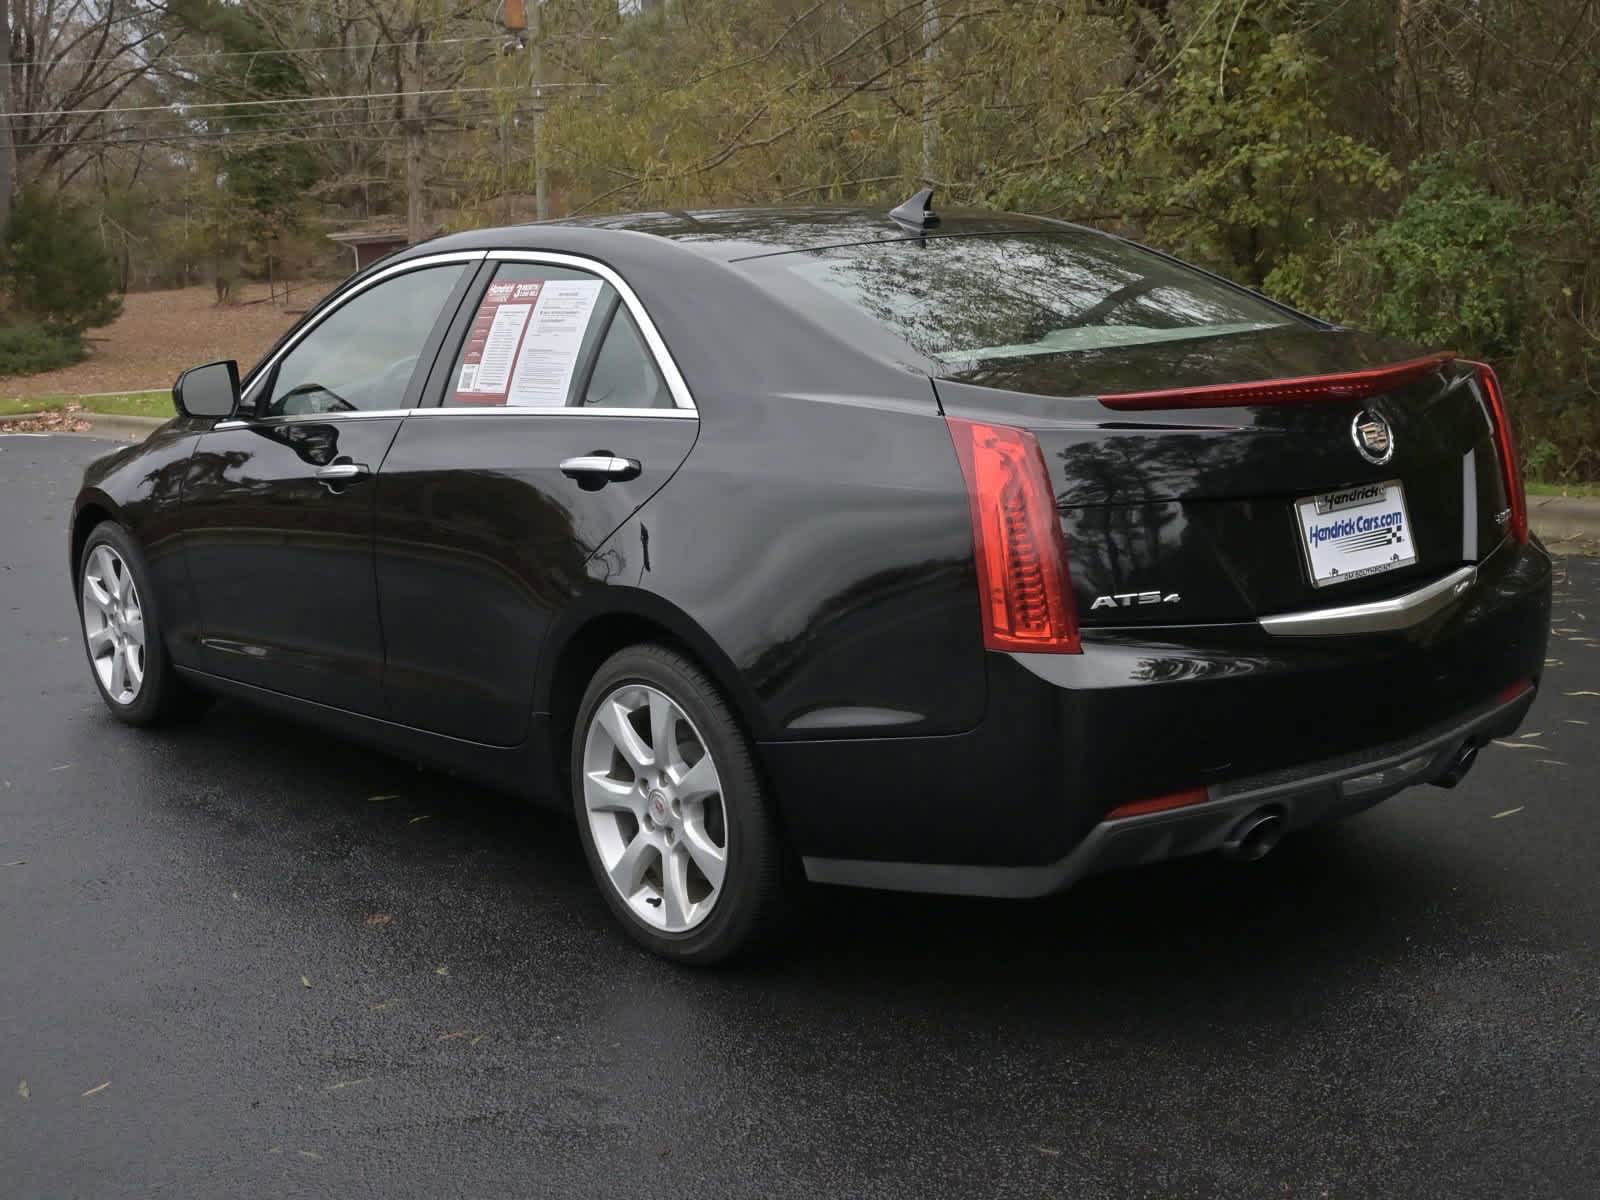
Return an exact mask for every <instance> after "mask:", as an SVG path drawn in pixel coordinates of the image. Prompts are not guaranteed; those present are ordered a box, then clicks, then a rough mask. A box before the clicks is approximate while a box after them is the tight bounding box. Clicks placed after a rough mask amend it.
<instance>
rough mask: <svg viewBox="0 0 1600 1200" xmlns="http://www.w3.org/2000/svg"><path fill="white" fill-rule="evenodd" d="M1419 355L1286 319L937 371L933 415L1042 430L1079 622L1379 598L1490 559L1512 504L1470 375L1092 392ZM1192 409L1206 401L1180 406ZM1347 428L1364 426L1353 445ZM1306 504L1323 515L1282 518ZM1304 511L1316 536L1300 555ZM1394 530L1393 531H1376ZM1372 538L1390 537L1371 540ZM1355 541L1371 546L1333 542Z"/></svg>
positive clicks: (1210, 615)
mask: <svg viewBox="0 0 1600 1200" xmlns="http://www.w3.org/2000/svg"><path fill="white" fill-rule="evenodd" d="M1417 359H1418V354H1417V351H1416V350H1415V348H1413V347H1410V346H1407V345H1404V344H1402V343H1397V342H1394V341H1391V340H1389V339H1385V338H1379V337H1374V336H1372V335H1366V334H1358V333H1351V332H1347V331H1342V330H1325V329H1314V328H1305V327H1289V328H1283V329H1276V330H1271V331H1263V332H1260V333H1251V334H1235V335H1230V336H1225V337H1217V338H1209V339H1196V340H1192V341H1186V342H1168V343H1160V344H1155V345H1145V346H1136V347H1118V348H1112V349H1104V350H1095V351H1080V352H1076V353H1072V354H1058V355H1049V356H1037V357H1032V358H1027V359H1012V360H1009V361H1005V362H1001V363H997V364H990V365H986V366H983V367H980V368H978V369H974V370H969V371H965V372H962V373H960V374H958V375H952V376H948V377H945V378H940V379H938V380H936V382H935V389H936V391H937V393H938V396H939V399H940V402H941V404H942V406H943V408H944V411H945V413H946V414H947V415H950V416H958V417H966V418H969V419H974V420H993V421H996V422H1002V423H1006V424H1010V425H1016V426H1020V427H1022V428H1025V429H1028V430H1029V431H1030V432H1032V433H1033V435H1034V436H1035V437H1036V438H1037V439H1038V441H1039V445H1040V449H1041V450H1042V451H1043V453H1044V458H1045V462H1046V464H1047V466H1048V468H1049V470H1050V473H1051V477H1052V478H1051V482H1052V484H1053V486H1054V488H1055V492H1056V500H1057V507H1058V509H1059V511H1060V513H1061V520H1062V523H1063V528H1064V530H1065V533H1066V537H1067V546H1068V553H1069V557H1070V563H1071V572H1072V581H1073V587H1074V591H1075V593H1076V599H1077V604H1078V614H1079V620H1080V622H1081V623H1082V624H1083V625H1084V626H1085V627H1093V626H1097V625H1129V624H1162V625H1167V624H1195V623H1207V622H1226V621H1241V620H1250V619H1253V618H1255V617H1258V616H1264V615H1269V614H1273V613H1282V612H1288V611H1294V610H1296V609H1304V608H1315V607H1324V606H1328V605H1338V604H1346V603H1351V602H1356V601H1360V600H1365V599H1371V598H1373V597H1376V596H1386V595H1394V594H1396V593H1399V592H1404V591H1408V590H1410V589H1412V588H1415V587H1419V586H1421V585H1422V584H1423V583H1426V582H1429V581H1431V580H1433V579H1436V578H1439V577H1440V576H1442V575H1444V574H1446V573H1447V572H1449V571H1450V570H1452V569H1454V568H1456V567H1459V566H1461V565H1462V564H1464V563H1469V562H1476V561H1478V560H1479V559H1481V558H1482V557H1483V556H1484V555H1485V554H1487V553H1488V552H1489V551H1490V550H1492V549H1493V548H1494V547H1495V546H1496V545H1497V544H1498V543H1499V541H1500V539H1501V536H1502V533H1503V529H1502V526H1501V525H1500V524H1499V523H1497V520H1496V518H1497V516H1499V515H1500V514H1502V513H1503V512H1504V510H1505V509H1506V508H1507V499H1506V491H1505V486H1504V481H1503V480H1502V478H1501V474H1500V467H1499V463H1498V461H1497V458H1496V453H1495V447H1494V442H1493V437H1492V433H1491V424H1490V420H1489V417H1488V414H1487V410H1486V409H1485V407H1484V402H1483V399H1482V397H1481V396H1480V394H1479V389H1478V384H1477V381H1476V377H1475V374H1474V372H1473V370H1472V369H1471V368H1470V367H1469V366H1466V365H1464V364H1461V363H1458V362H1454V361H1450V360H1445V361H1442V362H1423V363H1417V365H1415V366H1413V367H1412V368H1411V369H1410V370H1408V371H1403V372H1396V373H1393V374H1386V375H1378V376H1376V377H1373V376H1368V377H1366V378H1365V380H1364V382H1363V384H1361V385H1358V386H1350V387H1347V388H1343V389H1342V394H1335V395H1315V396H1311V397H1307V396H1303V395H1299V394H1295V395H1293V396H1292V397H1290V398H1288V399H1287V400H1280V399H1278V398H1276V397H1267V398H1263V397H1262V396H1261V395H1260V394H1259V393H1254V394H1252V393H1245V394H1243V395H1242V396H1241V397H1239V398H1238V399H1237V400H1236V399H1235V395H1234V394H1233V393H1227V394H1222V395H1212V396H1205V397H1198V398H1197V397H1194V396H1192V395H1191V396H1189V397H1179V398H1173V399H1172V400H1170V401H1163V400H1159V399H1158V400H1156V401H1153V402H1151V403H1154V404H1156V405H1159V407H1132V408H1115V407H1110V406H1108V404H1107V403H1104V402H1102V400H1101V397H1103V396H1116V395H1120V394H1125V393H1130V392H1145V391H1149V390H1152V389H1164V388H1172V389H1178V388H1185V389H1187V388H1197V387H1215V386H1220V385H1232V384H1240V383H1246V382H1252V381H1261V380H1277V379H1297V380H1298V379H1303V378H1305V377H1314V376H1327V375H1334V374H1338V375H1345V374H1348V373H1352V372H1363V371H1371V370H1372V369H1373V368H1383V367H1388V366H1391V365H1393V364H1396V363H1407V362H1411V363H1416V360H1417ZM1311 390H1313V391H1321V390H1326V389H1325V388H1322V387H1320V386H1316V385H1314V386H1313V387H1312V389H1311ZM1196 399H1199V400H1200V402H1201V404H1202V405H1203V406H1200V407H1193V406H1184V405H1186V404H1190V405H1192V404H1193V403H1194V401H1195V400H1196ZM1169 402H1170V403H1171V404H1172V405H1173V406H1172V407H1166V406H1165V405H1166V404H1167V403H1169ZM1136 403H1143V402H1136ZM1374 418H1376V419H1377V420H1376V422H1375V421H1374ZM1357 425H1364V426H1367V427H1368V431H1367V435H1366V440H1367V442H1368V451H1369V453H1368V454H1363V452H1362V450H1361V448H1360V447H1359V446H1358V444H1357V443H1358V441H1361V440H1362V434H1361V433H1360V432H1359V431H1358V430H1357V428H1356V427H1357ZM1374 426H1376V428H1375V427H1374ZM1383 426H1386V432H1387V440H1388V446H1387V449H1388V451H1389V457H1388V459H1387V461H1384V462H1373V461H1370V457H1379V458H1381V457H1382V454H1381V453H1373V451H1374V448H1376V450H1377V451H1382V450H1383V449H1385V447H1384V446H1383V445H1382V443H1383V442H1384V440H1385V439H1384V438H1383V436H1382V433H1383V430H1382V428H1381V427H1383ZM1369 455H1370V457H1369ZM1391 483H1392V484H1398V485H1399V488H1400V489H1401V493H1402V494H1403V500H1404V514H1403V516H1402V517H1401V518H1398V519H1395V518H1389V517H1384V516H1382V515H1381V514H1383V513H1386V512H1389V511H1392V510H1393V508H1394V500H1395V493H1394V492H1393V491H1388V492H1382V491H1381V490H1379V491H1377V492H1375V491H1374V490H1373V488H1374V485H1382V484H1391ZM1330 493H1343V494H1341V495H1337V496H1332V497H1329V494H1330ZM1374 495H1381V496H1382V497H1383V498H1382V499H1378V500H1374V499H1372V497H1373V496H1374ZM1314 497H1324V498H1325V502H1324V505H1323V506H1322V508H1323V509H1325V510H1326V511H1321V512H1319V511H1318V508H1317V507H1315V506H1308V507H1306V508H1305V509H1304V510H1302V509H1300V508H1297V504H1298V503H1299V502H1302V501H1307V500H1309V499H1311V498H1314ZM1345 518H1349V520H1345ZM1307 520H1309V521H1310V522H1311V523H1312V524H1314V525H1316V526H1318V527H1319V528H1320V529H1321V530H1322V535H1320V536H1319V541H1318V549H1317V551H1315V552H1313V551H1312V550H1310V549H1308V546H1307V537H1306V535H1305V534H1304V532H1303V528H1302V527H1303V525H1304V524H1305V523H1306V522H1307ZM1358 520H1360V521H1361V522H1362V523H1361V524H1359V525H1358V524H1357V521H1358ZM1396 520H1397V521H1398V524H1397V526H1396V530H1395V532H1394V533H1392V534H1383V533H1382V532H1381V530H1382V529H1384V528H1387V527H1388V526H1387V525H1384V524H1381V523H1380V524H1377V525H1374V522H1389V521H1396ZM1369 526H1372V527H1373V528H1374V530H1376V531H1374V532H1370V533H1369V532H1367V528H1368V527H1369ZM1340 535H1345V536H1346V537H1347V539H1348V540H1346V541H1345V542H1344V543H1342V544H1341V545H1340V547H1339V550H1340V554H1338V555H1333V556H1332V557H1330V555H1331V554H1332V551H1331V550H1330V549H1329V546H1330V545H1331V543H1330V542H1329V541H1328V538H1329V537H1330V536H1331V537H1333V538H1335V539H1337V538H1338V537H1339V536H1340ZM1384 537H1391V538H1393V537H1398V538H1399V540H1398V541H1397V542H1395V543H1394V544H1393V545H1392V546H1391V545H1389V544H1388V543H1384V544H1383V545H1382V546H1377V545H1376V543H1378V542H1382V541H1383V538H1384ZM1357 544H1365V546H1366V549H1365V550H1362V551H1361V552H1359V553H1357V552H1353V551H1352V552H1346V551H1345V549H1344V548H1345V547H1346V546H1355V545H1357ZM1391 555H1393V557H1392V558H1391V557H1390V556H1391ZM1411 555H1414V556H1415V561H1414V562H1410V563H1405V562H1404V559H1405V558H1406V557H1409V556H1411ZM1375 556H1378V557H1377V558H1376V559H1375ZM1313 560H1315V561H1316V562H1317V569H1318V571H1319V572H1320V573H1321V576H1322V584H1321V586H1318V585H1317V584H1316V583H1314V582H1313V580H1312V571H1311V566H1312V561H1313ZM1374 561H1378V562H1379V563H1380V566H1381V567H1382V569H1380V570H1378V571H1377V572H1375V573H1372V574H1366V575H1360V574H1357V575H1355V576H1354V577H1352V575H1351V573H1350V572H1348V571H1346V572H1344V573H1341V574H1340V575H1338V576H1335V577H1331V578H1330V577H1328V576H1327V574H1326V572H1328V571H1329V570H1338V569H1339V566H1338V564H1340V563H1353V564H1368V563H1373V562H1374ZM1395 563H1398V564H1400V565H1393V564H1395ZM1354 569H1355V570H1357V571H1359V570H1363V569H1366V567H1365V566H1357V567H1356V568H1354Z"/></svg>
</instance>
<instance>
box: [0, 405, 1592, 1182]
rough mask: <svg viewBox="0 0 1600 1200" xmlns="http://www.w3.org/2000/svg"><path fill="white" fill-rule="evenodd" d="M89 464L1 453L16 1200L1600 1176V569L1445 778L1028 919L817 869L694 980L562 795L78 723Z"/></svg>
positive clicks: (1040, 907)
mask: <svg viewBox="0 0 1600 1200" xmlns="http://www.w3.org/2000/svg"><path fill="white" fill-rule="evenodd" d="M106 448H107V444H106V443H103V442H95V441H92V440H90V439H86V438H76V437H49V438H29V439H24V438H14V437H0V621H3V624H0V680H3V681H4V686H3V687H0V1180H3V1182H0V1193H3V1194H4V1195H6V1196H8V1197H18V1198H19V1200H20V1198H25V1197H27V1198H31V1197H65V1196H86V1197H88V1196H92V1197H110V1196H183V1197H187V1196H223V1195H227V1196H269V1195H270V1196H286V1195H287V1196H294V1195H307V1196H358V1195H375V1196H391V1197H393V1196H413V1195H416V1196H421V1195H427V1196H457V1195H459V1196H561V1197H567V1196H596V1197H599V1196H604V1197H634V1196H637V1197H668V1196H681V1197H688V1196H696V1197H721V1196H728V1197H744V1196H756V1195H762V1196H804V1197H822V1196H894V1197H898V1196H916V1197H933V1196H961V1197H975V1196H991V1195H994V1196H1067V1195H1070V1196H1074V1197H1088V1196H1230V1197H1232V1196H1274V1197H1277V1196H1295V1197H1299V1196H1308V1197H1322V1196H1334V1197H1341V1196H1357V1197H1368V1196H1378V1195H1392V1196H1401V1195H1404V1196H1452V1197H1459V1196H1486V1197H1488V1196H1493V1197H1506V1196H1519V1197H1521V1196H1551V1197H1585V1196H1593V1195H1595V1194H1596V1192H1597V1188H1600V1184H1597V1182H1596V1181H1597V1180H1600V869H1597V868H1600V796H1597V788H1596V777H1597V769H1600V740H1597V734H1600V559H1594V558H1576V557H1574V558H1566V559H1561V560H1558V567H1559V573H1558V583H1557V596H1556V604H1555V617H1556V619H1555V622H1554V625H1555V628H1556V630H1557V631H1558V632H1557V633H1556V635H1555V636H1554V637H1553V639H1552V643H1551V650H1550V658H1551V661H1550V663H1549V666H1548V673H1547V675H1546V677H1545V685H1544V688H1543V691H1542V694H1541V696H1540V697H1539V699H1538V701H1537V703H1536V704H1535V706H1534V709H1533V712H1532V715H1531V717H1530V719H1529V722H1528V724H1527V726H1526V728H1525V731H1524V732H1523V733H1522V734H1521V735H1519V736H1518V737H1516V738H1515V739H1510V740H1511V743H1512V744H1511V745H1507V746H1496V747H1493V748H1491V749H1490V750H1489V751H1487V752H1486V753H1485V754H1484V755H1483V756H1482V758H1481V760H1480V764H1479V766H1478V767H1477V769H1476V770H1475V772H1474V773H1473V774H1472V776H1471V777H1469V779H1468V780H1467V781H1466V782H1465V783H1464V784H1463V785H1462V786H1461V787H1459V788H1458V789H1456V790H1455V791H1453V792H1444V791H1439V790H1436V789H1431V788H1425V789H1421V790H1418V791H1413V792H1408V793H1406V794H1404V795H1402V796H1400V797H1397V798H1396V799H1394V800H1391V801H1390V802H1388V803H1387V804H1385V805H1383V806H1381V807H1380V808H1378V809H1377V810H1374V811H1373V812H1371V813H1368V814H1365V815H1363V816H1361V817H1358V818H1356V819H1355V820H1353V821H1351V822H1350V823H1348V824H1346V825H1345V826H1343V827H1340V828H1338V829H1337V830H1334V831H1330V832H1327V833H1320V834H1314V835H1308V836H1305V837H1302V838H1300V839H1298V840H1291V841H1290V842H1288V843H1286V844H1285V846H1284V847H1283V848H1282V849H1281V850H1280V851H1279V852H1278V853H1276V854H1274V855H1273V856H1271V857H1269V858H1268V859H1266V860H1265V861H1263V862H1261V863H1258V864H1253V865H1250V866H1237V865H1229V864H1225V863H1222V862H1217V861H1195V862H1187V863H1181V864H1175V865H1170V866H1166V867H1160V868H1153V869H1148V870H1143V871H1139V872H1134V873H1127V874H1123V875H1118V876H1111V877H1106V878H1102V879H1098V880H1094V881H1091V882H1089V883H1087V884H1085V885H1082V886H1080V887H1079V888H1077V889H1076V890H1074V891H1072V892H1070V893H1068V894H1066V895H1063V896H1059V897H1055V898H1052V899H1050V900H1047V901H1041V902H1037V903H1031V904H1013V903H988V902H975V901H956V900H933V899H927V898H921V897H899V896H886V895H876V894H869V893H852V892H842V891H841V892H828V891H822V890H817V891H815V892H814V893H813V894H812V895H811V896H810V897H809V902H808V904H807V905H806V908H805V911H804V914H803V915H802V917H801V919H800V921H799V927H798V928H797V930H796V931H795V936H794V939H793V941H792V943H791V944H790V945H789V946H788V947H787V950H786V953H785V954H783V955H782V956H778V957H772V958H769V959H767V960H766V961H763V962H758V963H755V964H752V965H746V966H740V967H736V968H733V969H727V970H720V971H715V972H695V971H688V970H682V969H676V968H673V967H670V966H668V965H666V964H663V963H661V962H658V961H656V960H654V959H652V958H650V957H648V956H646V955H645V954H643V953H642V952H640V951H637V950H635V949H634V948H633V947H632V946H631V944H629V943H628V942H626V941H625V940H624V939H623V937H622V936H621V935H620V933H619V932H618V931H617V930H615V929H614V928H613V926H612V924H611V921H610V919H609V917H608V915H607V913H606V912H605V909H604V907H603V905H602V903H601V900H600V898H599V896H598V894H597V893H596V892H595V891H594V890H593V888H592V886H591V884H590V881H589V879H588V877H587V874H586V872H585V868H584V864H583V861H582V857H581V854H580V851H579V848H578V843H577V839H576V836H575V834H574V832H573V831H572V829H571V828H570V827H569V825H567V824H565V823H563V822H562V821H561V820H559V819H556V818H554V817H550V816H545V815H542V814H540V813H538V812H534V811H529V810H528V809H526V808H525V807H523V806H521V805H519V804H517V803H514V802H512V801H509V800H506V799H503V798H501V797H499V796H496V795H494V794H491V793H488V792H485V791H481V790H478V789H475V788H471V787H468V786H464V785H462V784H459V783H457V782H455V781H453V780H451V779H449V778H447V777H444V776H441V775H437V774H433V773H431V772H425V771H422V770H419V769H417V768H415V767H413V766H411V765H410V764H408V763H406V762H403V761H400V760H397V759H393V758H387V757H383V756H380V755H377V754H372V753H368V752H366V751H363V750H359V749H354V748H351V747H349V746H346V745H344V744H342V743H340V742H337V741H335V740H333V739H331V738H329V737H326V736H323V735H321V734H318V733H314V732H308V731H306V730H304V729H301V728H298V727H295V726H291V725H287V724H283V723H281V722H280V721H279V720H278V719H276V718H273V717H269V716H264V715H262V714H259V713H256V712H254V711H251V710H248V709H245V708H242V707H237V706H234V705H219V706H218V707H217V708H216V709H215V710H214V711H213V712H212V713H211V714H210V715H209V716H208V717H207V718H206V719H205V720H203V721H202V722H200V723H199V724H196V725H193V726H191V727H188V728H184V729H181V730H178V731H173V732H162V733H158V734H150V733H144V732H140V731H135V730H130V729H127V728H125V727H123V726H121V725H119V724H117V723H116V722H114V721H113V720H112V719H111V718H110V717H109V716H107V715H106V714H105V712H104V711H103V709H102V706H101V703H100V700H99V698H98V696H97V695H96V693H95V691H94V688H93V686H92V685H91V683H90V679H89V673H88V670H87V668H86V666H85V664H84V660H83V652H82V649H81V646H80V643H79V640H78V634H77V628H76V615H75V612H74V608H73V604H72V597H71V592H70V587H69V581H68V577H67V569H66V562H65V539H66V520H67V512H68V506H69V504H70V501H71V497H72V494H73V491H74V490H75V487H76V483H77V478H78V475H79V473H80V472H81V469H82V466H83V465H84V464H85V463H86V462H88V461H89V460H90V459H91V458H93V457H95V456H96V455H97V454H98V453H100V452H102V451H103V450H105V449H106ZM1373 702H1374V703H1382V697H1374V698H1373Z"/></svg>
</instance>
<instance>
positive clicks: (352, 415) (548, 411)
mask: <svg viewBox="0 0 1600 1200" xmlns="http://www.w3.org/2000/svg"><path fill="white" fill-rule="evenodd" d="M699 416H700V414H699V413H697V412H695V411H694V410H693V409H687V408H567V407H565V406H563V407H561V408H536V407H533V406H531V405H523V406H518V407H507V406H505V405H487V404H486V405H484V406H482V407H481V408H472V407H462V408H374V409H363V410H362V411H360V412H331V413H292V414H290V415H288V416H282V417H262V418H261V419H260V420H248V419H245V418H242V417H235V418H232V419H230V420H227V421H218V422H217V423H216V424H215V425H213V426H212V427H211V428H212V429H213V430H216V431H219V432H225V431H227V430H229V429H274V428H276V427H277V426H279V425H301V424H317V425H325V424H328V423H329V422H335V423H337V422H339V421H371V420H375V419H377V418H380V417H389V418H391V419H398V418H401V417H656V418H659V419H660V420H663V421H694V420H698V419H699Z"/></svg>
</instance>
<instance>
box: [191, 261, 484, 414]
mask: <svg viewBox="0 0 1600 1200" xmlns="http://www.w3.org/2000/svg"><path fill="white" fill-rule="evenodd" d="M488 253H489V252H488V251H487V250H455V251H451V252H450V253H448V254H424V255H423V256H421V257H420V258H408V259H406V260H405V261H404V262H397V263H395V264H394V265H393V266H392V267H385V268H384V269H383V270H381V271H377V272H375V273H374V274H372V275H370V276H368V277H367V278H366V279H363V280H362V281H361V282H360V283H359V284H356V285H354V286H352V287H350V288H349V289H348V290H347V291H344V292H342V293H340V294H339V298H338V302H337V303H336V304H330V305H329V306H328V307H327V308H326V309H325V310H323V311H322V312H320V313H318V314H317V316H316V319H315V320H313V321H310V322H308V323H307V324H306V325H305V327H304V328H302V329H299V330H297V331H296V332H295V335H294V340H293V341H292V342H285V343H284V344H283V345H282V346H279V347H278V350H277V352H276V353H275V354H274V355H273V356H272V357H271V358H269V359H267V361H266V362H264V363H262V364H261V366H260V367H259V368H258V369H257V370H256V373H255V377H254V378H253V379H251V381H250V386H249V387H248V388H246V389H245V392H244V395H243V397H241V403H244V402H248V401H250V400H251V399H252V395H251V394H252V393H253V392H255V391H256V389H258V388H259V387H260V386H261V385H262V384H263V383H264V382H265V381H266V380H267V379H269V378H270V377H271V375H272V369H273V368H274V367H276V366H277V365H278V363H279V362H281V361H282V360H283V357H284V355H286V354H288V353H290V352H291V351H293V350H294V349H295V347H297V346H299V345H300V343H301V342H303V341H305V340H306V338H308V337H309V336H311V334H313V333H315V332H316V331H317V330H318V329H319V328H321V326H322V323H323V322H324V321H326V320H327V319H328V318H329V317H331V316H333V314H334V313H336V312H338V311H339V310H340V309H341V308H343V307H344V306H345V305H346V304H349V303H350V301H352V300H354V299H355V298H356V297H357V296H359V295H361V294H362V293H363V292H365V291H367V289H369V288H372V287H376V286H377V285H378V284H380V283H382V282H383V281H384V280H386V279H393V278H394V277H395V276H396V275H404V274H406V273H407V272H408V271H420V270H423V269H425V268H427V267H443V266H448V265H450V264H451V263H475V262H482V261H483V260H484V258H485V257H487V256H488ZM400 411H403V412H410V411H411V410H410V409H402V410H400ZM345 415H349V414H345ZM371 415H373V416H377V415H378V414H377V413H376V412H374V413H372V414H371ZM273 419H274V418H271V417H266V418H263V419H262V420H261V421H260V422H249V421H239V422H237V423H235V422H233V421H223V422H221V423H220V424H218V425H216V426H214V428H216V429H222V428H230V429H231V428H237V427H238V426H240V425H247V424H265V423H266V422H267V421H269V420H273Z"/></svg>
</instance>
